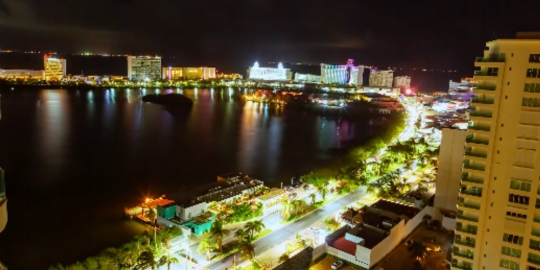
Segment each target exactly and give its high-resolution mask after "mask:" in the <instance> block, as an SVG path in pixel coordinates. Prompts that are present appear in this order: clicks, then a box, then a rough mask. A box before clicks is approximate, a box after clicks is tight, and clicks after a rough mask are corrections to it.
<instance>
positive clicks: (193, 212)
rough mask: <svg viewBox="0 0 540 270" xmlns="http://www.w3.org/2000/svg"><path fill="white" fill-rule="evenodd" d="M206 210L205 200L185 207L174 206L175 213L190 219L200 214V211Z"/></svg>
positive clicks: (184, 218)
mask: <svg viewBox="0 0 540 270" xmlns="http://www.w3.org/2000/svg"><path fill="white" fill-rule="evenodd" d="M206 211H208V204H207V203H206V202H202V203H199V204H195V205H192V206H190V207H186V208H184V207H182V206H177V207H176V215H177V216H178V217H180V218H181V219H183V220H189V219H192V218H194V217H196V216H199V215H201V214H202V213H204V212H206Z"/></svg>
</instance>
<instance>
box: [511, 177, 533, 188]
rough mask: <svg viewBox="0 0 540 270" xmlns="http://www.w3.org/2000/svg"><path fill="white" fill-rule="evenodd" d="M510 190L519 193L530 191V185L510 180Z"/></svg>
mask: <svg viewBox="0 0 540 270" xmlns="http://www.w3.org/2000/svg"><path fill="white" fill-rule="evenodd" d="M510 188H511V189H515V190H521V191H531V183H530V182H526V181H520V180H515V179H512V180H511V181H510Z"/></svg>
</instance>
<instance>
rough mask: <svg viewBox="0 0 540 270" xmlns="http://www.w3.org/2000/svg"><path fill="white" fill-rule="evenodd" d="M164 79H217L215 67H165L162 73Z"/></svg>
mask: <svg viewBox="0 0 540 270" xmlns="http://www.w3.org/2000/svg"><path fill="white" fill-rule="evenodd" d="M161 76H162V78H163V79H169V80H177V79H190V80H201V79H202V80H207V79H215V78H216V68H215V67H164V68H163V69H162V72H161Z"/></svg>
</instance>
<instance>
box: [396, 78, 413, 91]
mask: <svg viewBox="0 0 540 270" xmlns="http://www.w3.org/2000/svg"><path fill="white" fill-rule="evenodd" d="M394 87H396V88H400V89H409V88H411V77H409V76H396V77H395V78H394Z"/></svg>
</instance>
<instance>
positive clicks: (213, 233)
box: [209, 220, 230, 252]
mask: <svg viewBox="0 0 540 270" xmlns="http://www.w3.org/2000/svg"><path fill="white" fill-rule="evenodd" d="M229 232H230V231H229V230H227V229H225V228H223V222H222V221H220V220H216V221H215V222H214V224H213V225H212V229H210V235H209V238H210V239H211V240H213V241H214V242H215V243H216V244H217V245H218V247H219V252H222V251H223V238H225V236H227V235H228V234H229Z"/></svg>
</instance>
